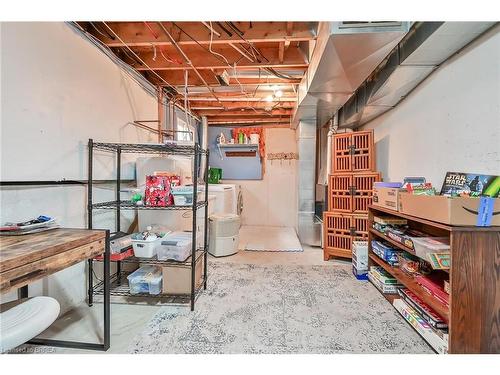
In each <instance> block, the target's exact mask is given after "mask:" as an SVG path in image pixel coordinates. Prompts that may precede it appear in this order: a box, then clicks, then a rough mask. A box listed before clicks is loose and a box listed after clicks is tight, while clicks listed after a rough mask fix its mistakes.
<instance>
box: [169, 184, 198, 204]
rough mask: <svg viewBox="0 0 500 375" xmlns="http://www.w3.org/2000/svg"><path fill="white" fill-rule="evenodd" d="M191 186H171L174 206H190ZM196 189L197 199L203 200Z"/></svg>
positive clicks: (191, 197)
mask: <svg viewBox="0 0 500 375" xmlns="http://www.w3.org/2000/svg"><path fill="white" fill-rule="evenodd" d="M193 190H194V189H193V186H186V185H183V186H174V187H172V196H173V197H174V204H175V205H176V206H190V205H192V204H193ZM203 199H204V196H201V194H200V190H199V189H198V200H203Z"/></svg>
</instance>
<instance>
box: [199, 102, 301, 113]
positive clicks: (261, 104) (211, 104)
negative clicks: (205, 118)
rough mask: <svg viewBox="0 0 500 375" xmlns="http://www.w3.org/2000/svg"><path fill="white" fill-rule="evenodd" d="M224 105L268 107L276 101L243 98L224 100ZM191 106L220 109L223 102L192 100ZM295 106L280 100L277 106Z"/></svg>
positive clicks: (230, 106) (227, 106) (239, 107)
mask: <svg viewBox="0 0 500 375" xmlns="http://www.w3.org/2000/svg"><path fill="white" fill-rule="evenodd" d="M221 101H222V102H223V106H224V107H225V108H227V109H242V108H248V107H252V108H256V109H258V108H261V109H264V108H268V107H270V106H271V107H272V106H274V105H275V104H276V103H271V104H270V103H269V102H266V101H264V100H263V99H261V100H260V101H250V100H247V101H245V100H242V101H225V100H222V99H221ZM189 106H190V108H191V109H192V110H193V111H198V110H215V109H220V108H221V104H219V103H218V102H216V101H215V100H212V101H208V100H207V101H190V102H189ZM293 107H294V102H291V101H290V102H280V104H279V106H278V107H277V108H283V109H292V108H293Z"/></svg>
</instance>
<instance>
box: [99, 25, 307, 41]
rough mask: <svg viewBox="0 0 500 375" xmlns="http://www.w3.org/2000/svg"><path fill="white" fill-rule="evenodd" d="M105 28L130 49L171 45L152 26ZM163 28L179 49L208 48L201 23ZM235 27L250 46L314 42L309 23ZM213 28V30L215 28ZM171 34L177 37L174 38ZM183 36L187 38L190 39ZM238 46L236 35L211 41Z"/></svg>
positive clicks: (205, 29)
mask: <svg viewBox="0 0 500 375" xmlns="http://www.w3.org/2000/svg"><path fill="white" fill-rule="evenodd" d="M94 24H99V23H98V22H96V23H94ZM107 24H108V25H109V26H110V27H111V28H112V29H113V31H114V32H115V33H116V34H117V35H119V36H120V38H121V39H122V40H123V41H124V42H125V43H127V45H129V46H130V47H139V46H150V45H151V44H155V45H158V46H168V45H171V41H170V40H168V38H166V37H165V36H164V35H162V33H161V32H160V29H159V28H158V25H156V23H155V22H149V26H150V27H151V29H152V30H153V32H151V30H149V29H148V27H147V26H146V25H145V24H144V22H107ZM163 24H164V25H165V27H167V29H168V30H171V34H172V35H173V36H174V39H176V42H178V43H179V44H180V45H196V44H197V43H199V44H202V45H208V44H209V43H210V31H209V30H207V28H205V27H204V26H203V25H202V24H201V23H200V22H175V25H177V26H179V27H180V28H182V30H184V32H182V31H181V30H180V29H179V28H177V27H176V26H175V25H174V23H173V22H163ZM235 24H236V25H237V27H238V28H239V29H240V30H241V31H242V32H243V37H244V38H245V39H246V40H248V41H249V42H251V43H261V42H281V41H285V40H290V41H307V40H311V39H315V38H316V36H315V35H314V33H313V32H312V30H311V23H310V22H294V23H293V29H292V30H291V31H290V29H289V27H288V29H287V22H252V28H250V27H249V23H248V22H235ZM212 26H213V27H214V28H215V27H216V26H215V25H214V24H212ZM313 27H314V25H313ZM174 30H175V31H174ZM89 32H91V33H92V34H93V35H94V36H95V37H96V38H98V39H99V40H101V41H102V42H103V43H104V44H106V45H108V46H109V47H119V46H121V43H120V42H119V41H118V40H113V39H111V38H110V37H107V36H103V35H101V34H99V33H98V32H97V31H96V30H95V29H93V28H89ZM174 32H178V33H177V34H175V35H174ZM186 34H189V36H188V35H186ZM155 36H156V37H155ZM193 39H194V40H193ZM241 42H242V40H241V38H240V37H239V36H238V35H236V33H233V35H232V36H228V35H227V34H226V33H224V32H221V36H220V37H218V36H217V35H213V39H212V44H214V45H215V44H228V43H241Z"/></svg>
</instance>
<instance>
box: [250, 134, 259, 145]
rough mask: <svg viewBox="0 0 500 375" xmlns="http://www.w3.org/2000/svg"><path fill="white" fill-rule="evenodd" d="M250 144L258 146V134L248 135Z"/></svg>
mask: <svg viewBox="0 0 500 375" xmlns="http://www.w3.org/2000/svg"><path fill="white" fill-rule="evenodd" d="M250 143H251V144H253V145H258V144H259V135H258V134H250Z"/></svg>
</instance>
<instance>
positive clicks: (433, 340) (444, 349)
mask: <svg viewBox="0 0 500 375" xmlns="http://www.w3.org/2000/svg"><path fill="white" fill-rule="evenodd" d="M392 304H393V306H394V307H395V308H396V310H397V311H398V312H399V313H400V314H401V315H402V316H403V318H405V320H406V321H407V322H408V323H410V324H411V326H412V327H413V328H414V329H415V330H416V331H417V332H418V334H419V335H420V336H422V337H423V339H424V340H425V341H427V343H428V344H429V345H430V346H431V347H432V348H433V349H434V350H435V351H436V352H438V353H439V354H446V353H448V334H447V333H444V332H440V331H439V330H435V329H433V328H432V327H431V326H430V325H429V324H428V323H427V322H426V321H425V320H424V319H423V318H422V317H421V316H420V315H419V314H418V312H417V311H416V310H415V309H414V308H412V307H411V306H410V305H408V304H407V303H406V302H405V301H403V300H402V299H400V298H396V299H394V301H393V302H392Z"/></svg>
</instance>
